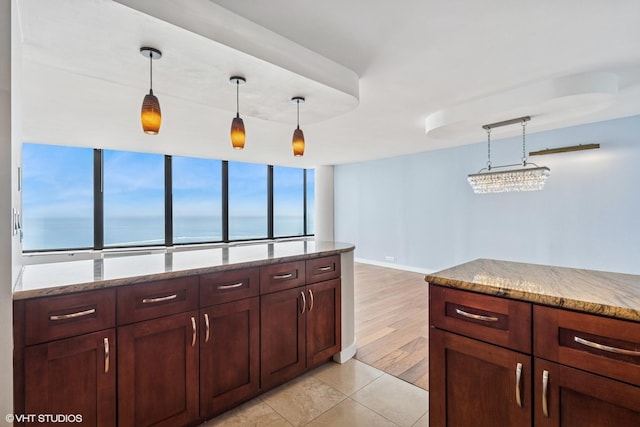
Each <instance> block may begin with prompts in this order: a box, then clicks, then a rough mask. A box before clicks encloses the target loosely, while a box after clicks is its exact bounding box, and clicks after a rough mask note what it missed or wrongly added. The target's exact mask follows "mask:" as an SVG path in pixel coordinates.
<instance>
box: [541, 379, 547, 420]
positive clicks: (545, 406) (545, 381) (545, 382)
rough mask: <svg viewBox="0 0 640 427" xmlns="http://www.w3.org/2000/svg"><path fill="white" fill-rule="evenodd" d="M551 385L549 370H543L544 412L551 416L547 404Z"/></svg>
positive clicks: (545, 414)
mask: <svg viewBox="0 0 640 427" xmlns="http://www.w3.org/2000/svg"><path fill="white" fill-rule="evenodd" d="M548 387H549V371H546V370H545V371H542V413H543V414H544V416H545V417H547V418H549V407H548V406H547V394H548Z"/></svg>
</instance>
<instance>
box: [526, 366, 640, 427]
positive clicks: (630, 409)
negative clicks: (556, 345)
mask: <svg viewBox="0 0 640 427" xmlns="http://www.w3.org/2000/svg"><path fill="white" fill-rule="evenodd" d="M545 373H546V379H545ZM534 390H535V391H534V396H535V397H534V401H535V409H534V419H535V425H536V427H552V426H553V427H558V426H562V427H574V426H575V427H590V426H593V427H637V426H638V425H639V423H640V387H634V386H632V385H630V384H626V383H622V382H619V381H615V380H612V379H609V378H605V377H601V376H599V375H595V374H590V373H587V372H585V371H581V370H578V369H574V368H570V367H568V366H564V365H559V364H557V363H553V362H549V361H546V360H543V359H538V358H536V359H535V375H534Z"/></svg>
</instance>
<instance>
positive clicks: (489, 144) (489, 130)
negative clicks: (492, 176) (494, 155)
mask: <svg viewBox="0 0 640 427" xmlns="http://www.w3.org/2000/svg"><path fill="white" fill-rule="evenodd" d="M487 169H489V170H491V128H487Z"/></svg>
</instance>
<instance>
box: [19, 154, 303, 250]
mask: <svg viewBox="0 0 640 427" xmlns="http://www.w3.org/2000/svg"><path fill="white" fill-rule="evenodd" d="M34 145H35V143H34ZM38 145H44V144H38ZM79 148H86V147H79ZM118 151H123V150H118ZM172 161H173V156H171V155H167V154H165V155H164V216H165V224H164V244H149V245H135V246H133V245H122V246H112V245H109V246H107V247H105V245H104V150H103V149H100V148H94V149H93V246H92V247H70V248H52V249H30V250H23V253H25V254H29V253H42V252H63V251H81V250H95V251H102V250H104V249H108V250H113V249H136V248H150V247H162V246H164V247H180V246H186V245H189V246H198V245H207V244H218V243H230V242H242V241H266V240H273V239H274V224H273V222H274V203H273V194H274V189H273V168H274V166H273V165H264V167H266V168H267V236H266V237H256V238H249V239H230V238H229V161H228V160H221V166H222V167H221V187H222V188H221V189H220V190H221V198H222V200H221V210H222V212H221V217H222V218H221V220H222V224H221V226H222V238H221V239H220V240H212V241H206V242H185V243H174V241H173V179H172V164H173V163H172ZM300 169H302V171H303V174H302V179H303V183H302V186H303V197H302V203H303V207H302V211H303V234H302V235H294V236H278V237H277V239H287V238H305V237H312V236H314V234H313V233H308V206H307V205H308V203H307V200H308V195H307V193H308V191H307V189H308V185H307V173H308V170H309V169H307V168H300ZM314 193H315V189H314Z"/></svg>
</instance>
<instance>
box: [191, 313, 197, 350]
mask: <svg viewBox="0 0 640 427" xmlns="http://www.w3.org/2000/svg"><path fill="white" fill-rule="evenodd" d="M191 328H192V329H193V338H191V347H195V346H196V338H197V334H196V318H195V317H193V316H191Z"/></svg>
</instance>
